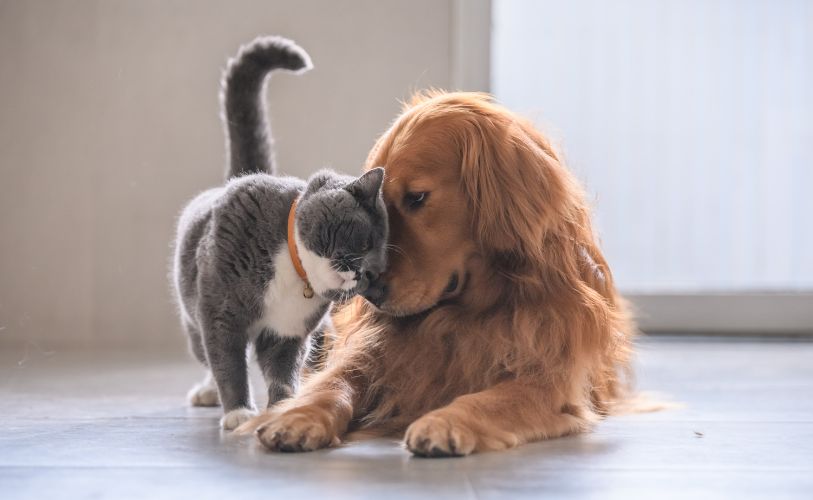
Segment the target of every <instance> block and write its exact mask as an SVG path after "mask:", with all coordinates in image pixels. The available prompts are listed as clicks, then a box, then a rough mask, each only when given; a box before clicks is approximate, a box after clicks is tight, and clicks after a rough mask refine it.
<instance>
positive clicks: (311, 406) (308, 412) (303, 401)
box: [238, 367, 357, 451]
mask: <svg viewBox="0 0 813 500" xmlns="http://www.w3.org/2000/svg"><path fill="white" fill-rule="evenodd" d="M350 373H352V372H351V370H348V369H342V367H331V368H330V369H328V370H326V371H324V372H321V373H318V374H316V375H314V376H313V377H312V378H311V379H310V380H308V381H307V382H306V383H305V385H304V386H303V387H302V389H301V391H300V392H299V394H298V395H297V396H295V397H294V398H293V399H290V400H287V401H283V402H282V403H281V405H280V407H278V408H275V409H274V410H271V411H269V412H268V413H265V414H263V415H260V416H259V417H257V418H255V419H253V420H251V421H249V422H247V423H246V424H245V425H243V426H242V427H241V428H240V429H238V432H248V431H252V430H253V431H255V432H256V434H257V438H258V439H259V440H260V442H261V443H262V444H263V445H264V446H265V447H266V448H268V449H270V450H273V451H312V450H316V449H319V448H326V447H328V446H335V445H337V444H339V443H340V442H341V437H342V436H343V435H344V434H345V432H347V426H348V424H349V423H350V419H351V418H352V416H353V406H354V398H355V395H356V393H357V390H356V388H355V387H354V386H353V384H352V383H351V382H350V381H351V380H353V379H354V378H355V377H352V378H351V377H350V375H349V374H350ZM354 375H356V376H357V372H356V373H355V374H354Z"/></svg>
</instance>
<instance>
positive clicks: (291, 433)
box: [257, 407, 339, 451]
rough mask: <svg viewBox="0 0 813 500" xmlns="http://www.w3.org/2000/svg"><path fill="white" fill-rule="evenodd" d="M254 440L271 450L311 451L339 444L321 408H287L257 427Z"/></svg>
mask: <svg viewBox="0 0 813 500" xmlns="http://www.w3.org/2000/svg"><path fill="white" fill-rule="evenodd" d="M257 439H259V440H260V442H261V443H262V444H263V446H265V447H266V448H268V449H269V450H271V451H313V450H318V449H320V448H327V447H328V446H336V445H337V444H339V438H338V436H336V434H335V433H334V432H333V430H332V429H330V428H329V425H328V423H327V422H326V418H325V415H324V410H322V409H320V408H308V407H301V408H295V409H293V410H289V411H287V412H285V413H283V414H281V415H279V416H278V417H276V418H274V419H273V420H271V421H270V422H269V423H268V424H266V425H264V426H262V427H260V428H259V429H257Z"/></svg>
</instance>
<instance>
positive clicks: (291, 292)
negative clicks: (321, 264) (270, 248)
mask: <svg viewBox="0 0 813 500" xmlns="http://www.w3.org/2000/svg"><path fill="white" fill-rule="evenodd" d="M304 287H305V282H304V281H303V280H302V278H300V277H299V275H298V274H297V273H296V270H295V269H294V265H293V263H292V262H291V256H290V254H289V253H288V246H287V245H282V247H281V248H280V250H279V251H278V252H277V254H276V255H274V279H272V280H271V282H269V283H268V285H267V286H266V289H265V294H264V295H263V315H262V317H260V319H259V320H258V321H257V322H256V323H255V324H254V325H252V326H253V328H252V330H254V331H256V333H259V332H260V331H262V330H263V329H270V330H273V331H274V332H275V333H276V334H277V335H279V336H280V337H303V336H305V335H307V334H308V333H309V332H308V331H306V329H305V326H306V323H307V322H308V319H311V318H312V316H313V315H314V314H316V313H317V312H318V311H319V310H320V309H321V308H323V307H324V305H325V300H324V299H322V298H320V297H319V296H314V297H312V298H310V299H308V298H306V297H305V296H304V295H303V293H302V292H303V290H304Z"/></svg>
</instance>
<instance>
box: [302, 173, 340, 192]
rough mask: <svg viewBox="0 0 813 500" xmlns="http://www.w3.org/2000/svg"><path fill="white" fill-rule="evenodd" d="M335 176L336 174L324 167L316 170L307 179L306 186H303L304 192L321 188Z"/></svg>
mask: <svg viewBox="0 0 813 500" xmlns="http://www.w3.org/2000/svg"><path fill="white" fill-rule="evenodd" d="M335 177H336V174H335V173H333V172H331V171H330V170H326V169H325V170H320V171H318V172H316V173H315V174H313V175H311V176H310V178H309V179H308V187H307V188H305V194H306V195H310V194H313V193H315V192H316V191H319V190H321V189H322V188H323V187H325V185H326V184H327V183H328V182H330V181H332V180H334V179H335ZM334 182H335V181H334Z"/></svg>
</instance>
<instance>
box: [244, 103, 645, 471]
mask: <svg viewBox="0 0 813 500" xmlns="http://www.w3.org/2000/svg"><path fill="white" fill-rule="evenodd" d="M373 166H383V167H384V168H385V169H386V181H385V187H384V190H383V193H384V199H385V202H386V204H387V208H388V210H389V219H390V231H391V235H392V236H391V247H390V251H389V255H388V258H389V264H388V268H387V271H386V272H385V273H384V274H383V275H382V276H381V277H380V279H379V281H378V282H377V283H376V284H375V285H374V286H372V287H371V289H370V291H368V292H367V294H366V297H367V300H364V299H361V298H359V299H357V300H356V301H354V302H352V303H349V304H347V305H345V306H342V307H340V308H339V309H338V310H337V312H336V313H335V315H334V318H333V319H334V326H335V330H336V331H335V332H334V333H333V337H332V339H331V340H330V342H329V344H330V346H331V348H330V351H329V352H328V353H327V358H326V362H325V367H324V369H322V370H321V371H320V372H318V373H316V374H314V375H313V376H311V377H310V378H309V379H308V380H307V381H306V382H305V383H304V385H303V386H302V388H301V390H300V391H299V392H298V394H297V395H296V396H295V397H294V398H293V399H290V400H288V401H286V402H283V403H282V404H281V405H280V406H278V407H277V408H275V409H273V410H271V412H269V413H267V414H265V415H261V416H259V417H257V418H255V419H254V420H253V421H251V422H248V423H247V424H246V425H245V426H244V428H243V430H244V431H248V430H256V435H257V437H258V438H259V440H260V441H261V442H262V443H263V445H265V446H266V447H267V448H269V449H271V450H277V451H308V450H315V449H318V448H323V447H327V446H331V445H335V444H338V443H340V442H341V441H342V439H343V438H344V437H346V436H347V434H348V433H350V432H353V431H373V432H375V433H388V434H399V435H404V442H405V445H406V447H407V448H408V449H409V450H410V451H411V452H412V453H414V454H416V455H420V456H430V457H437V456H452V455H467V454H470V453H474V452H483V451H491V450H504V449H507V448H512V447H514V446H517V445H520V444H523V443H527V442H530V441H535V440H539V439H548V438H555V437H558V436H564V435H568V434H574V433H578V432H582V431H584V430H586V429H589V428H590V426H591V425H592V424H593V423H594V422H596V421H597V420H598V419H599V418H600V417H602V416H604V415H607V414H608V413H609V412H610V411H611V410H612V409H613V407H614V405H616V404H617V403H618V402H620V400H621V399H622V398H623V397H624V394H625V387H626V380H627V377H626V374H627V373H626V372H627V371H628V363H629V357H630V344H631V338H632V334H633V330H634V327H633V324H632V322H631V320H630V316H629V314H628V311H627V309H626V306H625V303H624V301H623V299H622V298H621V297H620V296H619V294H618V292H617V291H616V289H615V286H614V285H613V278H612V275H611V273H610V270H609V268H608V266H607V262H606V261H605V259H604V257H603V256H602V253H601V251H600V250H599V247H598V245H597V244H596V238H595V235H594V234H593V229H592V226H591V221H590V210H589V208H588V205H587V203H586V202H585V195H584V193H583V191H582V189H581V187H580V185H579V183H578V182H577V181H576V179H575V178H574V177H573V175H572V174H571V173H570V172H569V171H568V170H567V168H566V167H565V165H564V164H563V163H562V160H561V158H560V157H559V155H558V154H557V153H556V152H555V151H554V149H553V147H552V146H551V144H550V143H549V141H548V140H547V139H546V138H545V137H544V136H543V135H542V134H541V133H540V132H538V131H537V130H536V129H535V128H534V127H533V126H532V125H531V124H530V123H529V122H528V121H526V120H524V119H521V118H520V117H518V116H516V115H515V114H513V113H511V112H510V111H508V110H506V109H505V108H503V107H501V106H499V105H498V104H496V103H494V102H492V100H491V99H490V98H489V97H488V96H487V95H484V94H478V93H442V92H435V91H432V92H427V93H422V94H420V95H418V96H416V97H415V98H413V100H412V102H411V103H409V104H408V105H407V106H406V107H405V109H404V111H403V113H402V114H401V116H400V117H399V118H398V119H397V120H396V121H395V123H394V124H393V125H392V127H391V128H390V129H389V130H388V131H387V132H386V133H384V135H383V136H382V137H381V138H380V139H379V140H378V141H377V143H376V144H375V146H374V147H373V149H372V151H371V152H370V155H369V158H368V161H367V166H366V168H371V167H373ZM404 432H405V433H404Z"/></svg>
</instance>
